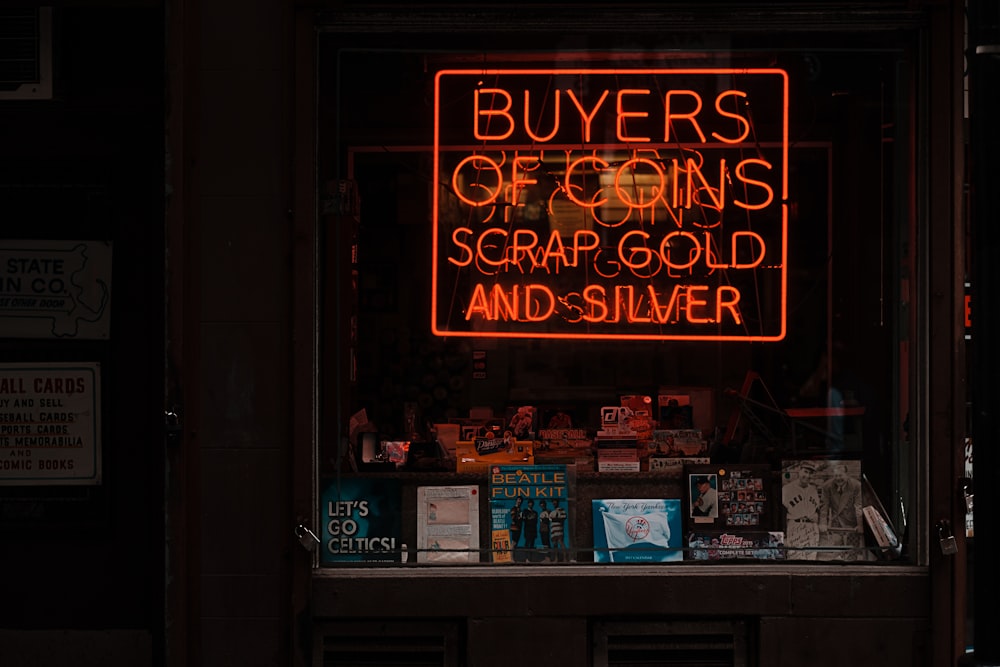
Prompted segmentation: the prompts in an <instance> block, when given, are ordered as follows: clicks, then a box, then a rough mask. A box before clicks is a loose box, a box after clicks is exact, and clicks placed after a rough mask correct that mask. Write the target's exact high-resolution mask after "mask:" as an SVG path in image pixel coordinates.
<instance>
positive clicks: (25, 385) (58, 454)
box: [0, 362, 101, 486]
mask: <svg viewBox="0 0 1000 667" xmlns="http://www.w3.org/2000/svg"><path fill="white" fill-rule="evenodd" d="M100 375H101V374H100V365H99V364H96V363H75V362H74V363H51V364H0V486H8V485H21V486H27V485H32V486H42V485H64V484H81V485H82V484H91V485H96V484H100V483H101V426H100V416H101V409H100V393H101V392H100Z"/></svg>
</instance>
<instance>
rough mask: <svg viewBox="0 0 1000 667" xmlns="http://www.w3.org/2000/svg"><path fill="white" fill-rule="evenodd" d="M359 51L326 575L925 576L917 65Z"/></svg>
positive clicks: (647, 47)
mask: <svg viewBox="0 0 1000 667" xmlns="http://www.w3.org/2000/svg"><path fill="white" fill-rule="evenodd" d="M675 37H676V36H675ZM351 39H352V38H348V37H345V36H342V35H337V36H332V35H331V36H324V39H321V42H320V47H321V48H320V81H319V113H318V126H317V127H318V133H319V139H320V141H319V164H318V169H319V182H320V189H321V193H320V196H321V197H322V209H323V215H322V219H321V221H320V227H321V232H322V234H324V235H325V238H324V256H323V262H322V264H323V272H324V275H323V285H324V290H325V293H324V298H323V338H322V340H323V344H322V359H323V366H322V375H321V378H322V383H321V384H322V394H323V405H324V411H323V414H324V417H323V422H322V424H321V433H322V445H321V451H320V453H319V454H320V455H319V457H318V460H319V461H320V465H319V470H318V476H319V479H318V481H319V491H320V501H321V502H320V508H319V515H320V516H319V519H320V521H319V523H320V525H321V526H322V527H323V535H322V547H321V552H322V555H321V557H320V562H321V564H322V565H341V564H343V565H350V564H352V563H364V564H373V563H385V564H388V565H400V564H403V563H405V564H407V565H411V564H413V565H417V564H421V563H455V564H458V563H469V562H473V563H494V562H496V563H500V562H515V563H516V562H524V563H531V562H540V561H554V562H564V563H594V562H598V563H609V564H613V563H622V562H633V561H643V562H664V563H677V564H685V565H686V564H694V563H699V562H701V563H707V562H715V561H727V562H731V561H733V560H741V561H747V562H758V561H768V562H777V563H781V562H788V561H802V560H806V561H848V562H885V561H895V562H912V559H911V556H910V549H911V547H910V545H909V544H908V542H907V540H908V539H909V537H908V531H907V530H906V528H907V515H908V511H909V509H910V506H911V503H912V502H913V500H914V498H913V488H912V487H913V481H912V479H911V478H910V477H909V475H911V474H912V472H911V471H912V469H913V466H912V465H911V462H912V461H913V460H915V457H914V455H913V447H912V445H911V434H910V433H909V431H908V424H909V421H908V417H909V405H910V404H911V403H912V402H913V401H912V399H911V396H913V395H914V392H915V391H916V387H914V385H913V382H914V377H915V375H914V374H912V373H911V372H910V370H909V369H910V366H911V355H912V352H911V350H912V349H914V348H915V346H914V345H913V344H912V343H911V341H910V339H909V338H908V337H909V336H912V335H915V334H916V333H917V327H916V326H914V322H911V321H909V320H908V318H910V317H911V313H912V312H914V311H915V310H916V309H913V308H907V304H912V303H914V302H915V300H916V296H915V295H914V294H911V291H912V290H913V289H914V287H913V286H914V284H915V281H912V280H908V279H907V278H908V277H912V271H913V267H911V266H909V261H910V259H911V258H912V256H913V254H912V250H911V248H910V244H911V243H912V242H913V241H912V239H913V238H914V233H913V230H911V229H909V228H908V225H911V224H914V223H912V222H910V221H912V220H914V219H916V217H917V216H915V215H914V212H913V211H912V210H910V207H911V206H912V203H911V202H910V201H909V199H908V198H907V197H908V196H909V195H908V193H909V192H910V191H911V190H910V189H909V183H910V182H911V181H912V179H913V172H912V169H913V167H912V165H910V164H909V163H908V162H904V161H903V160H901V159H900V157H899V156H900V155H907V154H909V153H910V151H911V150H912V146H909V145H908V142H909V141H910V140H909V137H910V136H911V133H910V131H909V128H908V127H907V123H908V122H909V120H908V115H907V113H904V110H905V105H901V104H900V102H899V100H901V99H905V97H906V96H907V95H908V94H909V92H908V91H907V90H903V89H902V88H901V86H902V81H904V80H905V78H903V77H901V76H900V75H899V74H898V73H899V72H900V71H901V69H902V65H901V63H902V62H904V60H905V59H904V55H905V54H904V53H903V52H902V51H900V52H896V51H893V50H892V49H886V48H884V46H885V45H884V44H880V48H879V49H877V50H876V49H874V48H873V49H871V50H866V49H865V48H864V47H863V46H859V47H858V49H856V50H854V51H850V50H843V49H840V48H832V46H831V48H830V49H829V50H824V48H823V46H822V42H823V40H822V39H821V38H817V37H815V36H811V37H810V39H811V40H812V41H811V42H810V45H811V47H810V50H809V51H808V52H805V51H803V50H802V49H801V48H798V47H797V46H796V44H795V43H794V40H793V39H792V38H786V39H787V41H788V42H789V44H787V45H778V46H775V41H774V39H772V38H769V40H770V41H769V42H768V44H769V46H768V47H767V48H766V49H764V48H759V45H756V44H754V43H752V39H748V38H745V37H744V38H742V39H743V40H744V41H746V42H747V43H740V42H739V41H737V40H734V39H726V38H719V39H713V38H710V37H708V36H704V38H703V39H702V40H701V43H700V48H698V49H696V50H695V49H692V50H691V51H690V52H679V51H677V50H676V48H671V49H666V48H663V50H660V47H659V46H658V45H657V44H656V43H654V42H655V40H653V39H652V38H650V39H649V41H650V42H651V43H649V44H642V45H639V44H636V42H635V39H632V40H631V41H629V42H625V41H623V42H622V43H620V44H619V43H615V40H614V39H613V38H607V37H602V40H603V41H602V42H601V43H599V44H598V42H597V40H596V39H595V40H591V41H592V42H593V43H592V44H591V43H588V44H586V45H585V46H586V48H582V47H581V45H580V44H579V43H575V44H573V45H572V48H570V47H569V46H567V47H566V48H565V49H558V48H556V47H551V48H549V49H547V50H538V49H537V46H532V47H530V48H525V47H524V45H521V44H519V43H517V40H516V39H513V38H512V37H511V36H501V37H498V38H497V39H496V40H492V39H490V38H483V37H481V36H480V37H478V38H477V42H476V43H462V41H463V40H462V38H461V37H460V36H445V35H439V36H435V38H434V39H427V38H426V37H425V38H424V39H421V40H420V42H419V43H416V40H414V42H415V43H414V44H413V45H408V44H405V43H400V42H396V43H394V44H393V45H392V46H391V47H389V46H385V45H381V44H372V43H370V40H369V42H367V43H352V42H351ZM404 40H405V38H404ZM557 41H558V40H557ZM494 42H495V43H494ZM428 43H433V44H435V45H436V47H435V49H428V48H426V44H428ZM672 44H674V45H676V40H674V41H673V42H672ZM831 44H832V42H831ZM487 46H489V47H490V48H487Z"/></svg>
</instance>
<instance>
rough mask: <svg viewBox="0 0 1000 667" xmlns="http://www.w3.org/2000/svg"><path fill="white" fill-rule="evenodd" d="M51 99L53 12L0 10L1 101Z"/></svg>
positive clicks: (39, 9) (48, 10) (49, 9)
mask: <svg viewBox="0 0 1000 667" xmlns="http://www.w3.org/2000/svg"><path fill="white" fill-rule="evenodd" d="M50 99H52V8H51V7H36V8H32V9H0V100H50Z"/></svg>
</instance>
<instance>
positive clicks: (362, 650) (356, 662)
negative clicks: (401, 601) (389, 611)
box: [316, 621, 460, 667]
mask: <svg viewBox="0 0 1000 667" xmlns="http://www.w3.org/2000/svg"><path fill="white" fill-rule="evenodd" d="M459 636H460V634H459V631H458V627H457V625H455V624H453V623H428V622H420V621H412V622H398V623H397V622H394V623H384V622H381V621H371V622H363V621H351V622H343V623H329V624H323V625H320V626H318V627H317V637H318V641H319V642H320V644H321V646H320V647H319V651H317V653H318V658H319V660H320V662H317V663H316V665H317V666H319V665H322V667H457V665H459V664H460V663H459V661H458V656H459Z"/></svg>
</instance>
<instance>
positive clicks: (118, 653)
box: [0, 629, 153, 667]
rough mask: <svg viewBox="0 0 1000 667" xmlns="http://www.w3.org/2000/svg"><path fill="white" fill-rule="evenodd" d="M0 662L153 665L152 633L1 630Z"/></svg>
mask: <svg viewBox="0 0 1000 667" xmlns="http://www.w3.org/2000/svg"><path fill="white" fill-rule="evenodd" d="M0 664H2V665H10V666H11V667H14V666H15V665H24V666H27V665H33V666H35V667H48V666H49V665H52V666H53V667H54V666H55V665H75V666H76V667H139V666H140V665H152V664H153V636H152V635H151V634H150V633H149V632H147V631H144V630H20V629H18V630H0Z"/></svg>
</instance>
